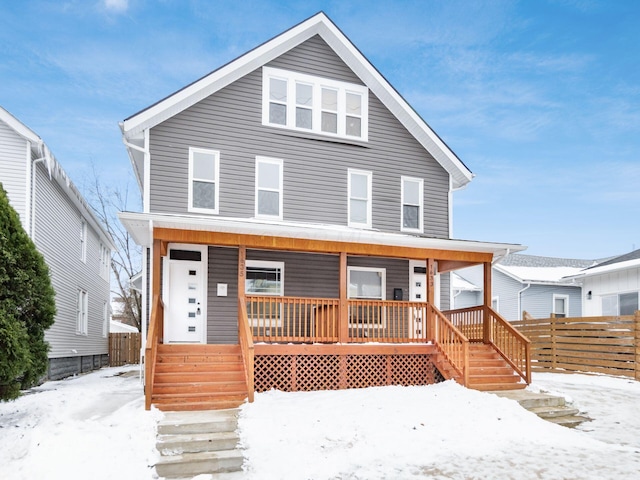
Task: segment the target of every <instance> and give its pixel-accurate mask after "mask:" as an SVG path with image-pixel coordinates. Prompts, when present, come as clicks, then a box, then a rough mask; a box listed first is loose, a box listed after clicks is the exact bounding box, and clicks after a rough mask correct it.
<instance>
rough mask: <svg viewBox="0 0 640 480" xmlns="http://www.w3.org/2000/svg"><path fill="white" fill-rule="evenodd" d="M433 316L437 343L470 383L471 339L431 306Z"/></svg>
mask: <svg viewBox="0 0 640 480" xmlns="http://www.w3.org/2000/svg"><path fill="white" fill-rule="evenodd" d="M429 309H430V310H431V315H432V316H433V319H434V320H433V323H434V330H435V344H436V345H437V346H438V347H440V349H441V350H442V352H443V353H444V355H445V356H446V357H447V360H448V361H449V363H450V364H451V366H452V367H453V368H454V369H455V370H456V372H457V373H458V375H460V377H461V378H462V381H463V385H464V386H465V387H466V386H468V385H469V339H468V338H467V337H466V336H465V335H464V334H463V333H462V331H461V330H460V329H459V328H457V327H456V326H455V325H454V324H453V323H452V322H451V321H450V320H449V319H448V318H447V317H446V316H445V315H444V314H443V313H442V312H441V311H440V310H438V309H437V308H435V307H433V306H429Z"/></svg>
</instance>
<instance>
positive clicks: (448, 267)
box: [121, 214, 530, 410]
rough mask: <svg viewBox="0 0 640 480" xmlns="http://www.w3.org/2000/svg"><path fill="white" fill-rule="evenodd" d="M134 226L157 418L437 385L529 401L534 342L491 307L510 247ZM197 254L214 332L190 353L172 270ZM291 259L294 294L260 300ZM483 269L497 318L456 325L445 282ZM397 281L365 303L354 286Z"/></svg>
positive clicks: (161, 223) (178, 223) (279, 292)
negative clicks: (496, 275)
mask: <svg viewBox="0 0 640 480" xmlns="http://www.w3.org/2000/svg"><path fill="white" fill-rule="evenodd" d="M131 215H132V219H131V220H129V224H128V225H127V228H128V229H129V230H130V231H132V232H134V234H137V235H138V238H136V241H137V242H138V243H141V244H142V245H148V246H149V247H150V248H149V259H150V262H149V270H148V281H149V291H150V296H149V304H150V321H149V326H148V334H147V342H146V348H145V352H146V353H145V395H146V406H147V408H149V407H150V406H151V404H155V405H157V406H158V407H159V408H162V409H166V410H186V409H204V408H228V407H230V406H234V405H238V404H240V403H242V402H243V401H245V400H247V399H248V401H253V396H254V393H255V392H256V391H257V392H261V391H265V390H269V389H272V388H275V389H280V390H285V391H294V390H321V389H339V388H359V387H367V386H382V385H427V384H432V383H436V382H439V381H442V380H447V379H454V380H455V381H457V382H459V383H461V384H462V385H465V386H467V387H470V388H477V389H483V390H498V389H513V388H523V387H524V386H526V384H527V383H528V382H529V381H530V365H529V364H530V361H529V342H528V340H527V339H526V338H525V337H523V336H522V335H521V334H519V333H518V332H517V331H516V330H515V329H513V328H511V326H510V325H509V324H508V322H506V321H505V320H504V319H502V318H501V317H500V316H499V315H498V314H497V313H496V312H494V311H493V310H492V309H491V308H490V306H489V305H490V304H491V288H490V286H491V262H492V261H493V259H494V256H496V255H498V253H497V252H499V251H504V250H505V246H504V245H503V244H481V243H478V242H466V241H453V240H447V239H434V238H424V237H420V238H416V237H412V236H407V235H398V234H382V233H379V232H378V233H375V235H374V234H373V233H368V232H365V233H359V232H358V236H357V238H356V237H353V236H350V237H348V238H343V237H344V236H345V233H344V232H340V231H338V232H335V231H332V230H327V229H322V230H320V229H316V230H313V229H309V228H305V229H304V231H303V230H302V229H301V230H300V231H296V230H295V229H291V228H289V229H287V233H289V235H290V236H286V237H285V236H280V235H276V232H267V233H268V234H264V235H256V234H253V233H251V232H252V231H253V229H255V227H254V226H249V227H246V226H245V225H244V224H237V225H236V224H234V225H233V228H231V227H228V226H227V223H229V222H227V221H225V222H227V223H225V224H224V225H220V224H217V223H216V225H215V231H214V227H213V226H212V225H209V223H215V222H214V221H207V223H204V222H203V223H202V224H199V223H198V224H195V223H194V221H193V220H190V222H191V223H184V222H183V220H182V219H180V220H175V219H173V218H167V217H158V218H156V219H155V220H154V221H153V222H150V221H139V218H140V215H136V216H135V217H133V215H134V214H131ZM148 216H149V217H150V218H151V217H152V216H151V215H148ZM122 217H123V215H121V219H123V220H124V223H125V224H127V219H126V218H122ZM153 217H154V218H155V217H157V216H153ZM143 220H144V219H143ZM170 227H172V228H170ZM261 227H264V226H261ZM264 228H266V229H269V228H271V226H266V227H264ZM273 228H280V227H273ZM220 230H234V231H220ZM236 230H237V231H236ZM349 234H350V235H351V232H349ZM134 236H136V235H134ZM310 237H313V238H310ZM369 237H371V238H369ZM185 246H186V247H185ZM189 246H193V247H194V248H195V247H199V248H201V249H202V256H203V257H207V258H208V259H209V261H210V265H209V267H207V266H206V265H205V266H204V267H203V268H202V270H203V271H204V272H208V273H206V275H207V278H208V280H209V286H208V287H206V288H205V290H206V292H205V293H204V299H205V300H204V303H203V305H202V309H203V310H204V311H203V316H205V317H207V316H208V319H209V320H208V321H209V327H210V331H209V333H208V336H207V335H205V336H204V337H202V340H201V341H198V342H188V341H184V340H183V341H182V342H180V341H178V342H177V341H176V340H175V338H174V339H173V340H172V339H171V338H170V335H169V336H168V332H167V331H166V328H167V326H169V328H170V327H171V325H172V324H173V322H175V321H176V317H175V313H170V308H169V306H168V304H167V303H166V302H167V301H168V300H170V298H171V296H170V292H171V289H168V286H169V285H170V281H169V280H168V277H170V275H171V272H172V271H171V270H170V269H169V268H168V265H170V264H171V262H172V261H173V260H176V261H179V260H180V259H179V258H177V257H176V258H175V259H172V255H171V251H172V248H174V247H175V248H181V249H183V250H184V248H187V250H188V249H189ZM182 253H184V252H182ZM278 258H280V259H281V260H283V259H286V262H285V261H284V260H283V261H282V263H283V264H284V263H286V264H287V272H288V273H287V275H288V277H287V278H288V280H287V285H288V286H287V287H286V289H285V288H281V289H280V287H278V288H275V290H273V291H264V292H260V293H257V292H258V290H257V289H256V288H255V278H254V277H251V275H253V273H252V271H251V268H252V266H253V265H254V264H255V263H256V262H259V261H262V262H266V263H268V261H269V262H271V263H277V262H274V261H273V260H274V259H278ZM252 262H253V263H252ZM478 264H480V265H484V272H485V293H484V305H482V306H478V307H474V308H472V309H464V310H458V311H449V310H447V309H446V308H447V306H448V305H447V304H446V302H444V307H445V308H444V309H442V310H441V309H440V308H439V301H443V300H442V299H446V298H447V290H445V289H447V288H448V286H447V285H446V283H445V282H446V281H447V280H446V278H447V277H446V274H447V273H448V272H451V271H454V270H456V269H458V268H464V267H466V266H470V265H478ZM211 265H214V267H212V266H211ZM292 265H293V266H292ZM296 265H297V270H296V267H295V266H296ZM416 265H421V266H416ZM196 266H197V265H196ZM311 267H312V268H311ZM185 268H186V270H187V271H189V273H191V272H193V273H196V272H197V269H193V270H192V269H191V268H190V267H185ZM385 268H386V271H387V274H388V276H389V278H391V279H392V280H390V281H389V282H387V283H388V285H385V284H384V281H383V282H382V285H373V287H375V288H374V290H375V294H371V292H370V291H369V290H367V288H369V287H371V286H372V285H368V286H367V288H365V289H364V290H363V291H361V290H362V289H360V286H359V285H358V281H359V280H357V278H358V277H352V276H351V275H352V273H353V271H358V272H360V273H361V274H363V275H364V274H366V273H367V272H369V273H371V272H375V271H385ZM216 269H217V271H216ZM367 269H368V270H367ZM363 272H364V273H363ZM411 272H418V273H419V274H420V275H419V276H415V277H414V276H412V273H411ZM281 273H283V272H281ZM248 274H249V275H250V277H247V275H248ZM274 275H275V274H274ZM364 276H367V275H364ZM369 276H370V277H372V278H375V275H369ZM382 277H383V278H384V274H382ZM252 282H253V283H252ZM182 283H184V282H182ZM441 283H442V284H443V285H444V287H441ZM440 288H442V289H443V290H444V294H443V295H439V293H440ZM285 290H286V291H285ZM168 292H169V293H168ZM287 292H289V293H288V294H287ZM292 292H293V293H294V294H293V295H291V293H292ZM381 292H382V293H381ZM319 293H320V294H319ZM322 293H325V294H324V295H323V294H322ZM327 293H328V294H327ZM396 293H398V294H397V295H396ZM374 296H377V297H378V298H370V297H374ZM385 296H386V297H387V298H394V300H389V299H387V298H385ZM367 297H369V298H367ZM191 300H192V299H190V302H191ZM173 303H174V304H175V299H174V300H173ZM197 305H198V310H197V312H198V315H199V314H200V308H201V307H200V302H199V301H198V302H197ZM232 305H233V309H231V306H232ZM223 312H226V313H225V315H227V317H228V320H226V322H227V323H226V328H227V329H228V330H229V329H231V328H233V329H234V332H235V333H234V334H233V338H230V337H225V338H222V339H221V336H219V335H218V334H217V333H216V332H213V333H212V331H211V328H214V329H215V328H217V325H218V324H219V323H220V321H219V320H216V318H218V317H220V318H221V315H222V313H223ZM212 319H213V320H212ZM212 322H213V323H212ZM216 322H218V323H216ZM231 322H232V323H231Z"/></svg>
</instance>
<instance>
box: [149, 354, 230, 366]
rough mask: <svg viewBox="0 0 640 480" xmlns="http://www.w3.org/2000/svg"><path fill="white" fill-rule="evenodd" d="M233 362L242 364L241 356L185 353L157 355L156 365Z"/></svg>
mask: <svg viewBox="0 0 640 480" xmlns="http://www.w3.org/2000/svg"><path fill="white" fill-rule="evenodd" d="M233 362H242V355H241V354H220V355H209V354H206V355H202V354H197V353H193V354H187V353H159V354H158V364H172V363H178V364H182V365H186V364H202V363H207V364H211V365H219V364H226V363H233Z"/></svg>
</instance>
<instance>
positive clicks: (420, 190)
mask: <svg viewBox="0 0 640 480" xmlns="http://www.w3.org/2000/svg"><path fill="white" fill-rule="evenodd" d="M405 182H414V183H417V184H418V196H419V197H418V199H419V203H418V205H417V207H418V228H409V227H405V226H404V206H405V205H411V206H416V205H414V204H412V203H406V202H405V200H404V192H405V190H404V188H405V187H404V184H405ZM400 231H402V232H413V233H423V232H424V179H423V178H417V177H405V176H402V177H401V178H400Z"/></svg>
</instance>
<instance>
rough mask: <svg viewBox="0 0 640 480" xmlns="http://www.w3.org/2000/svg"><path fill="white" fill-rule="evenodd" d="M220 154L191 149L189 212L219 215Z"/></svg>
mask: <svg viewBox="0 0 640 480" xmlns="http://www.w3.org/2000/svg"><path fill="white" fill-rule="evenodd" d="M219 177H220V152H218V151H216V150H206V149H203V148H189V200H188V201H189V211H190V212H200V213H211V214H217V213H218V211H219V210H218V204H219V192H220V185H219V184H220V182H219Z"/></svg>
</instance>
